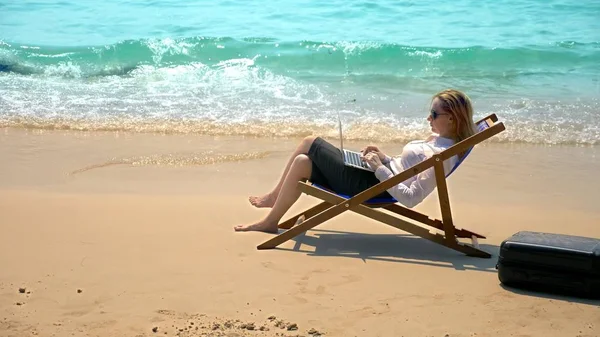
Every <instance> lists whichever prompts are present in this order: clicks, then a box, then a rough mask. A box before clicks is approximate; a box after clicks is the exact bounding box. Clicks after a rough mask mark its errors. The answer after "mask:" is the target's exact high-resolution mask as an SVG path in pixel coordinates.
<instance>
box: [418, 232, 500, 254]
mask: <svg viewBox="0 0 600 337" xmlns="http://www.w3.org/2000/svg"><path fill="white" fill-rule="evenodd" d="M426 239H428V240H431V241H433V242H435V243H438V244H440V245H442V246H445V247H448V248H450V249H454V250H456V251H458V252H461V253H463V254H465V255H467V256H472V257H481V258H485V259H489V258H491V257H492V254H490V253H488V252H486V251H484V250H481V249H479V245H478V244H477V241H476V239H474V240H473V241H474V245H473V246H471V245H468V244H464V243H462V242H459V241H458V240H456V238H455V239H454V240H452V239H447V238H445V237H444V236H443V235H436V236H435V238H426Z"/></svg>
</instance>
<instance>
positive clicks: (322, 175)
mask: <svg viewBox="0 0 600 337" xmlns="http://www.w3.org/2000/svg"><path fill="white" fill-rule="evenodd" d="M308 157H309V158H310V159H311V160H312V173H311V176H310V181H311V182H313V183H316V184H318V185H321V186H323V187H325V188H328V189H330V190H332V191H334V192H336V193H339V194H345V195H349V196H354V195H356V194H358V193H360V192H362V191H364V190H366V189H368V188H369V187H372V186H374V185H377V184H379V183H380V181H379V179H377V177H375V173H373V172H369V171H365V170H361V169H358V168H354V167H351V166H346V165H344V161H343V159H342V151H340V149H338V148H337V147H335V146H333V145H332V144H330V143H328V142H327V141H325V140H324V139H322V138H320V137H317V138H316V139H315V140H314V142H313V143H312V145H311V147H310V149H309V150H308ZM376 198H391V195H390V194H389V193H388V192H385V191H384V192H383V193H381V194H379V195H377V196H376Z"/></svg>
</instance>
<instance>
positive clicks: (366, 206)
mask: <svg viewBox="0 0 600 337" xmlns="http://www.w3.org/2000/svg"><path fill="white" fill-rule="evenodd" d="M476 126H477V128H478V130H477V131H478V132H477V133H476V134H474V135H473V136H471V137H469V138H467V139H464V140H462V141H460V142H458V143H456V144H454V145H453V146H451V147H449V148H448V149H446V150H444V151H442V152H440V153H439V154H436V155H434V156H433V157H431V158H429V159H427V160H425V161H423V162H421V163H419V164H416V165H414V166H412V167H410V168H408V169H406V170H405V171H403V172H401V173H399V174H397V175H395V176H393V177H392V178H390V179H388V180H385V181H382V182H380V183H378V184H377V185H375V186H373V187H370V188H368V189H366V190H364V191H363V192H361V193H358V194H356V195H354V196H347V195H340V194H336V193H335V192H333V191H329V190H327V189H325V188H323V187H321V186H317V185H315V184H312V183H310V182H303V181H300V182H298V188H299V189H300V191H301V192H303V193H306V194H308V195H311V196H313V197H316V198H318V199H321V200H323V201H322V202H321V203H320V204H318V205H316V206H314V207H311V208H309V209H307V210H305V211H303V212H301V213H299V214H297V215H294V216H293V217H291V218H289V219H288V220H286V221H284V222H282V223H280V224H279V225H278V227H279V228H281V229H286V231H284V232H282V233H280V234H279V235H277V236H275V237H273V238H271V239H269V240H267V241H265V242H264V243H262V244H260V245H259V246H258V247H257V248H258V249H272V248H275V247H277V246H279V245H280V244H282V243H284V242H286V241H288V240H290V239H292V238H294V237H296V236H297V235H299V234H301V233H304V232H306V231H308V230H310V229H311V228H314V227H315V226H317V225H319V224H321V223H323V222H324V221H327V220H329V219H331V218H333V217H335V216H337V215H339V214H341V213H343V212H346V211H353V212H356V213H358V214H362V215H364V216H366V217H369V218H371V219H374V220H376V221H380V222H383V223H385V224H387V225H390V226H392V227H395V228H398V229H400V230H403V231H406V232H409V233H412V234H414V235H418V236H420V237H422V238H424V239H427V240H430V241H433V242H435V243H438V244H440V245H443V246H446V247H448V248H451V249H454V250H456V251H459V252H461V253H464V254H466V255H468V256H475V257H482V258H490V257H491V254H489V253H487V252H485V251H483V250H481V249H480V248H479V243H478V239H485V236H483V235H481V234H477V233H474V232H471V231H468V230H466V229H459V228H456V227H455V226H454V222H453V221H452V212H451V210H450V198H449V196H448V187H447V185H446V178H447V176H449V175H450V174H452V173H453V172H454V171H455V170H456V168H457V167H458V166H459V165H460V164H461V163H462V162H464V160H465V158H466V157H467V155H468V154H469V153H470V152H471V150H472V149H473V147H474V146H475V145H477V144H479V143H481V142H483V141H485V140H486V139H489V138H490V137H492V136H494V135H496V134H498V133H500V132H502V131H504V130H505V127H504V124H503V123H501V122H498V117H497V116H496V115H495V114H492V115H489V116H487V117H485V118H483V119H481V120H479V121H478V122H477V123H476ZM465 151H466V152H465ZM462 152H465V155H464V156H463V157H462V158H461V159H460V160H459V161H458V163H457V164H456V165H455V166H454V167H453V168H452V170H451V171H450V172H449V173H448V175H446V174H445V172H444V166H443V162H444V160H446V159H449V158H452V157H453V156H455V155H457V154H459V153H462ZM431 167H433V168H434V172H435V178H436V184H437V186H436V189H437V192H438V196H439V202H440V208H441V213H442V220H438V219H431V218H430V217H428V216H427V215H425V214H423V213H419V212H417V211H414V210H412V209H409V208H406V207H404V206H401V205H400V204H399V203H398V202H397V201H396V200H395V199H393V198H392V199H381V198H375V196H377V195H379V194H381V193H383V192H384V191H386V190H387V189H389V188H390V187H392V186H394V185H397V184H399V183H401V182H403V181H405V180H406V179H408V178H410V177H412V176H415V175H417V174H419V173H420V172H423V171H425V170H427V169H429V168H431ZM377 208H384V209H386V210H388V211H390V212H391V213H389V212H383V211H381V210H378V209H377ZM406 218H408V219H412V220H414V221H416V222H417V223H419V225H417V224H414V223H411V222H408V221H407V220H405V219H406ZM420 225H425V226H429V227H433V228H434V229H435V230H437V231H434V232H432V231H431V228H426V227H423V226H420ZM440 231H442V232H443V234H441V233H439V232H440ZM459 238H468V239H470V240H471V244H468V243H463V242H460V241H459V240H458V239H459Z"/></svg>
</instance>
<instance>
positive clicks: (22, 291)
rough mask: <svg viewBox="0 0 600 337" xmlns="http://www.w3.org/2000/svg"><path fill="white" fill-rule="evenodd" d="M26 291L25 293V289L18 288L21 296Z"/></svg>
mask: <svg viewBox="0 0 600 337" xmlns="http://www.w3.org/2000/svg"><path fill="white" fill-rule="evenodd" d="M26 291H27V289H26V288H25V287H21V288H19V292H20V293H21V294H24V293H25V292H26Z"/></svg>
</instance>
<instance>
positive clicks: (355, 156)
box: [338, 112, 374, 172]
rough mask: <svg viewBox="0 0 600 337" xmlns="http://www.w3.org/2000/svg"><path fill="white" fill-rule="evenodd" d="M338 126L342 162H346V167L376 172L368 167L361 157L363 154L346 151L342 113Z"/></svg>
mask: <svg viewBox="0 0 600 337" xmlns="http://www.w3.org/2000/svg"><path fill="white" fill-rule="evenodd" d="M338 124H339V129H340V150H341V152H342V160H343V161H344V165H346V166H351V167H355V168H358V169H361V170H365V171H370V172H374V170H373V169H371V168H370V167H369V165H367V163H365V162H364V161H362V159H360V156H361V155H362V153H361V152H356V151H351V150H346V149H344V135H343V134H342V119H341V118H340V113H339V112H338Z"/></svg>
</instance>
